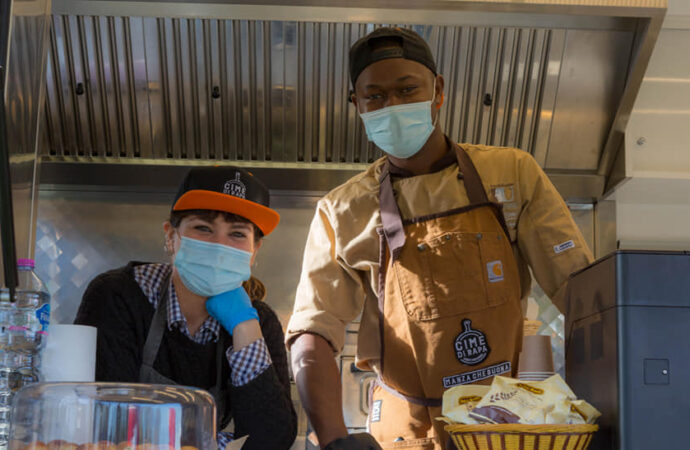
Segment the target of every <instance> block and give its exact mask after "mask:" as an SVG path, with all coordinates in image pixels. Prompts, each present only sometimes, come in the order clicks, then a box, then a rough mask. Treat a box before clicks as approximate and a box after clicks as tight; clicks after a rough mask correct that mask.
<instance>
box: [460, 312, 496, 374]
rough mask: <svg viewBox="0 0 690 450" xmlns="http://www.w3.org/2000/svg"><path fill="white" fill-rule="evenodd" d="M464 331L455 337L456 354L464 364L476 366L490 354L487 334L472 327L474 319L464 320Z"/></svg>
mask: <svg viewBox="0 0 690 450" xmlns="http://www.w3.org/2000/svg"><path fill="white" fill-rule="evenodd" d="M462 327H463V331H462V333H460V334H458V337H456V338H455V345H454V347H455V356H456V357H457V358H458V361H460V362H461V363H462V364H465V365H467V366H476V365H477V364H479V363H481V362H482V361H484V360H485V359H486V357H487V356H489V353H491V349H490V348H489V344H488V342H486V335H484V333H482V332H481V331H479V330H473V329H472V321H471V320H470V319H465V320H463V321H462Z"/></svg>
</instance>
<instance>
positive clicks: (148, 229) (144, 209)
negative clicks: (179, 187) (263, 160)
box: [36, 188, 318, 326]
mask: <svg viewBox="0 0 690 450" xmlns="http://www.w3.org/2000/svg"><path fill="white" fill-rule="evenodd" d="M174 195H175V193H174V190H173V191H170V192H167V193H151V192H83V191H81V192H65V191H51V190H46V189H43V188H42V189H41V191H40V202H39V211H38V224H37V235H36V272H37V273H38V274H39V276H40V277H41V278H42V279H43V280H44V281H45V282H46V283H47V285H48V289H49V291H50V293H51V295H52V300H51V307H52V312H51V321H54V322H55V323H71V322H72V320H73V319H74V317H75V315H76V311H77V308H78V307H79V303H80V302H81V297H82V295H83V293H84V290H85V289H86V286H87V285H88V283H89V282H90V281H91V280H92V279H93V278H94V277H95V276H96V275H98V274H100V273H102V272H105V271H106V270H110V269H113V268H116V267H120V266H122V265H124V264H126V263H127V262H128V261H152V262H166V261H168V259H169V258H168V256H167V255H166V254H165V252H164V251H163V228H162V224H163V222H164V221H165V220H166V219H167V218H168V216H169V214H170V207H171V204H172V200H173V198H174ZM317 200H318V197H316V196H311V195H295V194H294V193H277V194H275V193H274V194H273V195H272V198H271V205H272V207H274V208H275V209H276V210H277V211H278V212H279V213H280V214H281V223H280V226H279V227H278V228H277V229H276V231H275V232H274V233H273V234H271V235H270V236H268V237H267V238H265V239H264V242H263V245H262V247H261V250H260V252H259V254H258V256H257V259H256V265H255V266H254V267H253V270H252V272H253V274H254V275H255V276H257V277H258V278H259V279H261V280H262V281H263V282H264V283H265V284H266V287H267V291H268V297H267V299H266V302H267V303H268V304H269V305H271V307H273V309H274V310H275V311H276V314H277V315H278V317H279V319H280V321H281V323H282V324H283V326H285V325H286V324H287V320H288V318H289V316H290V314H291V313H292V305H293V302H294V295H295V288H296V286H297V281H298V279H299V275H300V271H301V266H302V254H303V250H304V245H305V242H306V239H307V232H308V230H309V223H310V222H311V219H312V217H313V215H314V208H315V206H316V201H317Z"/></svg>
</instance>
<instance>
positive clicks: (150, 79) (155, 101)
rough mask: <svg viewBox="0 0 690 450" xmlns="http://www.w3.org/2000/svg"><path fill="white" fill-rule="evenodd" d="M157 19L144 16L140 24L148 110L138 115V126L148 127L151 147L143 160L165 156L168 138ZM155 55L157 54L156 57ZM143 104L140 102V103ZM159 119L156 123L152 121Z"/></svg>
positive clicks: (144, 152) (158, 20)
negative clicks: (158, 56)
mask: <svg viewBox="0 0 690 450" xmlns="http://www.w3.org/2000/svg"><path fill="white" fill-rule="evenodd" d="M159 22H160V19H154V18H151V17H146V18H144V20H143V24H142V28H143V29H142V33H143V40H144V60H143V62H144V65H145V67H146V94H147V95H146V102H147V103H146V105H147V107H148V111H149V115H148V116H147V115H146V114H142V115H140V119H139V120H140V127H141V128H143V127H146V126H147V127H148V129H149V133H150V148H148V149H147V148H145V146H143V147H144V148H142V156H143V157H144V158H154V157H155V156H157V155H159V156H160V157H163V158H165V157H167V156H168V148H167V145H168V143H167V142H168V141H167V140H168V139H169V137H170V135H169V134H168V133H169V130H168V129H167V124H166V122H167V120H166V117H165V115H164V111H168V109H167V108H166V107H165V105H166V101H167V96H166V95H164V94H163V92H164V89H165V88H164V86H163V79H162V73H161V68H162V61H163V56H164V52H163V51H160V52H159V49H160V41H159V37H160V34H159V33H160V24H159ZM154 55H160V58H156V57H155V56H154ZM142 101H143V100H142ZM154 118H158V120H154Z"/></svg>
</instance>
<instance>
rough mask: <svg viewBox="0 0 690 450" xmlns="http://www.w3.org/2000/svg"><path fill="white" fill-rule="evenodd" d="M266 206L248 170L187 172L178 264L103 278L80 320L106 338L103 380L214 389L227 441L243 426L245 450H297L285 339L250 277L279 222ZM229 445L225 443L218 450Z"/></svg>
mask: <svg viewBox="0 0 690 450" xmlns="http://www.w3.org/2000/svg"><path fill="white" fill-rule="evenodd" d="M268 205H269V194H268V189H267V188H266V187H265V186H264V185H263V184H262V183H261V182H260V181H259V180H257V179H256V178H255V177H254V176H252V175H251V174H250V173H248V172H246V171H244V170H242V169H238V168H235V167H212V168H197V169H192V170H190V172H189V173H188V174H187V176H186V178H185V179H184V181H183V183H182V185H181V186H180V189H179V192H178V194H177V196H176V198H175V201H174V203H173V207H172V211H171V213H170V219H169V220H168V221H166V222H165V223H164V224H163V229H164V231H165V248H166V250H167V251H168V253H169V254H170V256H171V262H172V264H145V263H137V262H130V263H129V264H128V265H127V266H125V267H122V268H119V269H115V270H112V271H110V272H106V273H104V274H101V275H99V276H98V277H97V278H96V279H94V280H93V281H92V282H91V283H90V284H89V287H88V288H87V290H86V292H85V293H84V297H83V299H82V303H81V305H80V307H79V311H78V313H77V318H76V320H75V323H78V324H84V325H92V326H95V327H97V328H98V347H97V359H96V361H97V362H96V379H97V380H98V381H118V382H142V383H162V384H179V385H186V386H196V387H200V388H203V389H207V390H208V391H209V392H211V393H212V394H213V396H214V398H215V400H216V405H217V408H218V430H222V429H224V428H225V427H226V426H227V425H228V424H229V422H230V420H231V419H234V424H235V428H234V437H241V436H244V435H249V438H248V440H247V442H246V443H245V445H244V447H243V448H245V449H285V448H289V447H290V445H291V444H292V442H293V441H294V439H295V434H296V416H295V411H294V409H293V406H292V402H291V400H290V382H289V378H288V371H287V358H286V354H285V347H284V345H283V331H282V328H281V325H280V322H279V321H278V319H277V317H276V315H275V313H274V312H273V311H272V310H271V308H270V307H269V306H268V305H267V304H265V303H263V302H262V301H261V300H262V297H263V295H264V290H263V285H261V283H260V282H259V281H258V280H256V279H254V278H250V276H251V275H250V273H251V270H250V269H251V265H252V264H253V262H254V258H255V257H256V253H257V251H258V250H259V248H260V247H261V242H262V241H261V239H262V237H263V236H265V235H268V234H269V233H270V232H271V231H273V229H274V228H275V227H276V226H277V225H278V221H279V219H280V217H279V215H278V213H277V212H275V211H274V210H272V209H270V208H269V207H268ZM243 284H244V286H243ZM245 288H246V289H245ZM248 292H249V293H251V294H252V295H253V296H252V298H251V299H250V296H249V295H248ZM231 439H232V435H230V434H229V433H219V434H218V445H219V448H221V449H223V448H224V447H225V445H226V444H227V442H228V441H229V440H231Z"/></svg>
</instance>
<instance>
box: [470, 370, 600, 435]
mask: <svg viewBox="0 0 690 450" xmlns="http://www.w3.org/2000/svg"><path fill="white" fill-rule="evenodd" d="M469 415H470V417H471V418H473V419H475V420H476V421H478V422H479V423H522V424H532V425H538V424H578V423H579V424H582V423H593V422H594V420H595V419H596V418H597V417H599V416H600V413H599V411H597V410H596V409H595V408H594V407H593V406H591V405H589V404H588V403H587V402H585V401H583V400H577V399H576V397H575V394H574V393H573V391H572V390H571V389H570V388H569V387H568V385H567V384H566V383H565V381H563V378H561V377H560V375H558V374H556V375H553V376H551V377H549V378H547V379H546V380H544V381H521V380H516V379H513V378H506V377H500V376H499V377H495V378H494V381H493V383H492V384H491V388H490V389H489V392H487V394H486V395H485V396H484V397H483V398H482V400H481V401H480V402H479V403H478V404H477V405H476V407H475V408H474V409H473V410H472V411H471V412H470V413H469Z"/></svg>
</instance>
